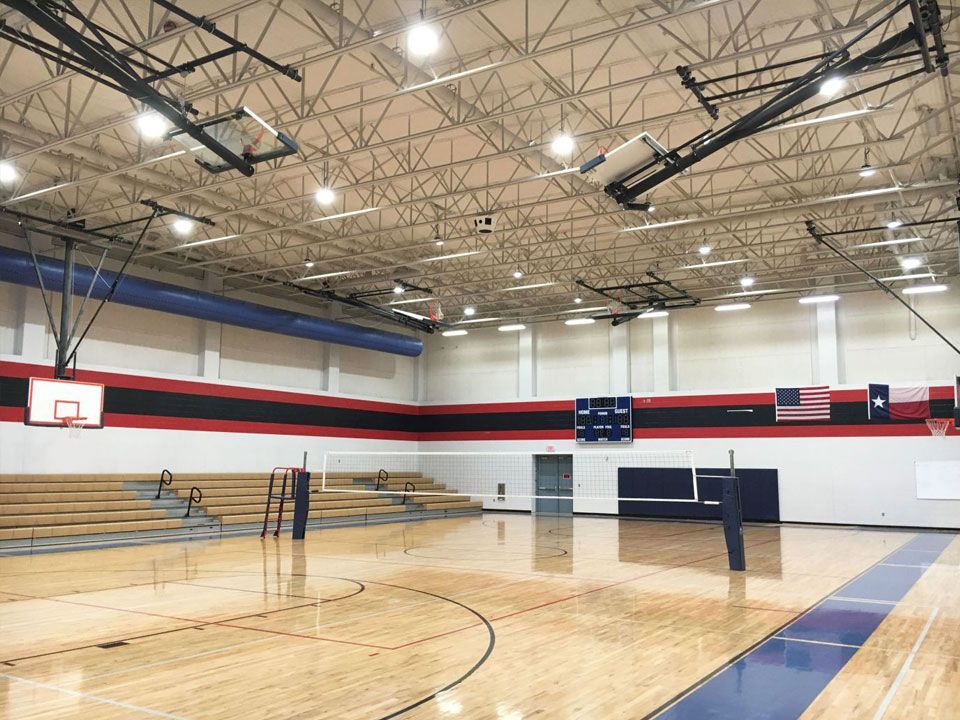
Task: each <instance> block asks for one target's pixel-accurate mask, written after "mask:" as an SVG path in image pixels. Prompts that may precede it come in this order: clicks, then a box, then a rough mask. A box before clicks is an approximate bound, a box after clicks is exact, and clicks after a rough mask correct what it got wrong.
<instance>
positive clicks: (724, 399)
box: [633, 390, 867, 410]
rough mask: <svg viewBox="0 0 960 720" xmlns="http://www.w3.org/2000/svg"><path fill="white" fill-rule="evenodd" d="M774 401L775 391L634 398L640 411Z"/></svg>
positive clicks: (767, 403)
mask: <svg viewBox="0 0 960 720" xmlns="http://www.w3.org/2000/svg"><path fill="white" fill-rule="evenodd" d="M864 392H866V391H864ZM773 400H774V393H773V390H771V391H770V392H760V393H731V394H724V395H660V396H653V397H634V398H633V407H634V408H636V409H639V410H642V409H644V408H661V407H664V408H667V407H716V406H718V405H725V406H730V407H737V406H740V405H772V404H773ZM863 401H864V402H866V401H867V397H866V395H864V397H863Z"/></svg>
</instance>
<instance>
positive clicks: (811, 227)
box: [805, 220, 960, 355]
mask: <svg viewBox="0 0 960 720" xmlns="http://www.w3.org/2000/svg"><path fill="white" fill-rule="evenodd" d="M805 226H806V229H807V233H808V234H809V235H810V237H812V238H813V239H814V240H815V241H816V243H817V244H818V245H822V246H823V247H825V248H827V249H828V250H830V251H831V252H833V253H834V254H835V255H836V256H837V257H839V258H841V259H843V260H844V261H846V262H847V263H849V264H850V265H852V266H853V267H855V268H856V269H857V270H859V271H860V272H861V273H863V274H864V275H866V276H867V277H868V278H870V279H871V280H872V281H873V282H874V284H875V285H876V286H877V287H878V288H880V290H882V291H883V292H885V293H886V294H887V295H889V296H890V297H892V298H893V299H894V300H896V301H897V302H898V303H900V304H901V305H903V306H904V307H905V308H906V309H907V311H908V312H909V313H910V314H911V315H913V316H914V317H915V318H917V320H919V321H920V322H922V323H923V324H924V325H926V326H927V327H928V328H929V329H930V331H931V332H932V333H933V334H934V335H936V336H937V337H938V338H940V339H941V340H943V342H945V343H946V344H947V345H949V346H950V349H951V350H953V351H954V352H955V353H957V355H960V347H957V346H956V345H954V344H953V343H952V342H951V341H950V340H949V339H948V338H947V336H946V335H944V334H943V333H942V332H940V331H939V330H937V328H936V327H934V325H933V324H932V323H931V322H930V321H929V320H927V319H926V318H925V317H924V316H923V315H921V314H920V313H919V312H917V310H915V309H914V308H913V306H912V305H911V304H910V303H908V302H907V301H906V300H904V299H903V298H902V297H901V296H900V295H899V293H897V292H896V291H895V290H894V289H893V288H892V287H890V286H889V285H887V284H886V283H885V282H884V281H883V280H881V279H880V278H878V277H877V276H876V275H874V274H873V273H872V272H870V271H869V270H867V269H866V268H865V267H863V266H862V265H861V264H860V263H858V262H857V261H856V260H854V259H853V258H852V257H850V256H849V255H847V254H846V253H845V252H844V251H843V250H841V249H840V248H838V247H837V246H836V245H834V244H833V243H831V242H830V241H829V240H827V238H826V236H825V234H824V233H821V232H820V230H819V229H818V228H817V225H816V223H814V221H813V220H807V221H806V222H805ZM838 234H840V233H838Z"/></svg>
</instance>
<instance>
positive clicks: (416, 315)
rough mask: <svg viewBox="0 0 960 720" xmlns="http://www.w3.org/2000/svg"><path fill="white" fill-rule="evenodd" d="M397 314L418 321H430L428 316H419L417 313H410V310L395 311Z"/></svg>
mask: <svg viewBox="0 0 960 720" xmlns="http://www.w3.org/2000/svg"><path fill="white" fill-rule="evenodd" d="M394 312H395V313H400V314H401V315H406V316H407V317H412V318H416V319H417V320H429V319H430V318H428V317H427V316H426V315H418V314H417V313H413V312H410V311H409V310H394Z"/></svg>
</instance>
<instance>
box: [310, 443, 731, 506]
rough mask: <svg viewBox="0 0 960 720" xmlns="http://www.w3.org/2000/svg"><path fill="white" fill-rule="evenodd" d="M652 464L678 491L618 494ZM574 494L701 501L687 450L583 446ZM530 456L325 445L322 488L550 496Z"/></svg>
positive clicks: (580, 496)
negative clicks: (334, 448) (538, 479)
mask: <svg viewBox="0 0 960 720" xmlns="http://www.w3.org/2000/svg"><path fill="white" fill-rule="evenodd" d="M650 470H657V471H659V472H658V475H659V476H660V477H661V478H664V479H665V480H666V481H667V482H668V483H669V487H670V488H671V490H674V489H675V490H676V497H670V496H667V497H664V496H660V497H655V496H653V495H651V496H646V495H644V494H643V493H642V492H637V491H633V492H631V493H630V495H629V496H622V495H621V494H620V492H619V488H620V487H621V486H622V485H624V484H626V485H629V486H632V487H635V486H636V485H637V483H635V482H634V483H621V480H625V479H626V478H627V477H628V475H629V473H631V472H633V471H650ZM571 475H572V483H573V489H574V492H573V495H574V497H576V498H578V499H583V500H621V501H632V502H645V501H646V502H660V503H662V502H664V501H669V502H679V503H699V504H708V505H719V504H720V503H719V502H718V501H713V500H701V498H700V495H699V493H698V490H697V473H696V466H695V465H694V460H693V453H692V452H690V451H688V450H681V451H639V450H615V451H609V452H607V451H601V450H598V451H587V452H578V453H574V454H573V456H572V470H571ZM535 480H536V476H535V460H534V456H533V455H532V454H531V453H529V452H526V453H522V452H328V453H326V454H325V455H324V458H323V470H322V482H321V491H322V492H340V493H344V492H346V493H360V494H366V495H387V496H390V495H397V496H416V495H469V496H471V497H474V498H526V499H534V498H555V497H556V495H555V494H551V495H540V494H538V493H537V490H536V482H535Z"/></svg>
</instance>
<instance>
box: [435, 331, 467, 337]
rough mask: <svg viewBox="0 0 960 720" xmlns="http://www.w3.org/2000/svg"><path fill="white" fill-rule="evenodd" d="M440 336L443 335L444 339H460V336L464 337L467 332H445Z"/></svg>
mask: <svg viewBox="0 0 960 720" xmlns="http://www.w3.org/2000/svg"><path fill="white" fill-rule="evenodd" d="M440 334H441V335H443V336H444V337H460V336H462V335H466V334H467V331H466V330H447V331H446V332H442V333H440Z"/></svg>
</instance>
